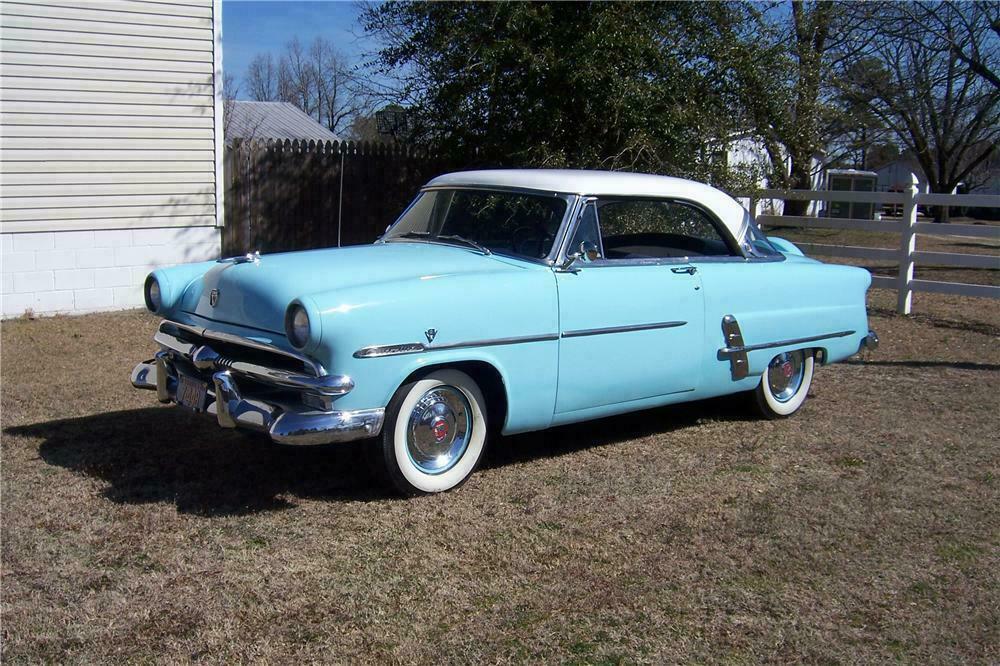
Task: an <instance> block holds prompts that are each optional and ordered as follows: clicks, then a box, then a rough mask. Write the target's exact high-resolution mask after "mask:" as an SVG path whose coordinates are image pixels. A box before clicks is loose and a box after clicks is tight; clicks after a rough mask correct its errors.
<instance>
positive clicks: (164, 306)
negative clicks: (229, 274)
mask: <svg viewBox="0 0 1000 666" xmlns="http://www.w3.org/2000/svg"><path fill="white" fill-rule="evenodd" d="M217 263H218V262H215V261H202V262H198V263H196V264H181V265H179V266H171V267H170V268H157V269H156V270H154V271H153V272H151V273H150V274H149V276H147V278H146V279H147V280H148V279H149V278H150V277H153V278H156V280H157V282H159V283H160V302H161V306H160V309H159V310H157V311H156V314H157V315H159V316H161V317H164V318H167V319H170V318H172V317H173V316H174V314H175V313H176V312H177V311H178V310H179V309H180V306H181V304H182V301H183V297H184V294H185V292H186V291H187V290H188V288H189V287H190V286H191V283H193V282H194V281H196V280H198V279H199V278H201V277H202V276H203V275H205V273H207V272H208V271H209V270H211V269H212V267H213V266H215V265H217Z"/></svg>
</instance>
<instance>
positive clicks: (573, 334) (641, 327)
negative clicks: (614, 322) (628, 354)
mask: <svg viewBox="0 0 1000 666" xmlns="http://www.w3.org/2000/svg"><path fill="white" fill-rule="evenodd" d="M686 324H687V322H686V321H661V322H656V323H653V324H634V325H632V326H609V327H607V328H582V329H579V330H576V331H563V333H562V337H564V338H580V337H583V336H586V335H608V334H611V333H632V332H634V331H652V330H656V329H659V328H677V327H678V326H684V325H686Z"/></svg>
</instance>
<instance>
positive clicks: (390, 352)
mask: <svg viewBox="0 0 1000 666" xmlns="http://www.w3.org/2000/svg"><path fill="white" fill-rule="evenodd" d="M558 339H559V336H558V335H557V334H555V333H546V334H544V335H522V336H517V337H512V338H490V339H487V340H473V341H470V342H451V343H448V344H442V345H425V344H423V343H422V342H407V343H402V344H395V345H369V346H367V347H362V348H361V349H359V350H358V351H356V352H354V358H379V357H381V356H399V355H402V354H420V353H423V352H433V351H448V350H452V349H466V348H468V347H496V346H499V345H522V344H526V343H529V342H551V341H552V340H558Z"/></svg>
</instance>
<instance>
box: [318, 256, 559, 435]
mask: <svg viewBox="0 0 1000 666" xmlns="http://www.w3.org/2000/svg"><path fill="white" fill-rule="evenodd" d="M299 300H300V301H301V302H302V303H303V304H304V305H305V306H306V309H307V312H309V314H310V316H315V317H317V323H316V324H315V325H314V332H316V333H317V334H318V339H317V340H316V341H315V342H314V343H312V345H313V346H312V347H311V350H310V352H309V353H310V356H313V357H315V358H316V359H317V360H319V361H320V362H322V363H323V364H324V366H326V367H327V369H329V370H330V372H336V373H337V374H348V375H350V376H351V377H352V378H353V379H354V383H355V388H354V390H353V391H352V392H351V393H349V394H348V395H346V396H344V397H342V398H340V399H338V401H337V405H338V409H369V408H372V407H385V406H386V405H387V404H388V403H389V400H390V399H391V398H392V395H393V393H395V391H396V389H397V388H398V387H399V386H400V385H401V384H402V383H403V382H404V381H406V378H407V377H409V376H410V375H412V374H413V373H414V372H418V371H420V370H422V369H424V368H427V367H431V366H441V365H448V364H455V363H459V362H467V361H478V362H483V363H488V364H489V365H491V366H492V367H493V368H494V369H496V371H497V372H498V373H499V374H500V376H501V378H502V379H503V382H504V386H505V387H506V389H507V394H508V395H507V397H508V407H507V423H506V424H505V426H504V432H521V431H524V430H533V429H539V428H544V427H547V426H548V425H549V423H551V418H552V413H553V408H554V404H555V392H556V380H557V370H558V367H557V364H558V339H557V336H558V331H559V322H558V303H557V295H556V287H555V278H554V277H553V275H552V271H551V270H550V269H549V268H548V267H546V266H535V265H530V266H527V265H526V266H525V267H524V268H516V269H513V270H512V269H510V267H507V268H506V269H504V270H500V271H484V272H481V273H475V274H468V273H463V274H444V275H429V276H426V277H424V278H420V279H408V280H400V281H392V282H386V283H379V284H373V285H362V286H357V287H352V288H348V289H340V290H333V291H329V292H324V293H320V294H311V295H308V296H304V297H302V298H301V299H299ZM539 338H542V339H539ZM504 340H515V342H513V343H507V344H498V341H504ZM517 340H530V341H523V342H516V341H517ZM375 345H411V349H413V351H412V352H411V353H405V354H393V355H387V356H378V357H371V358H359V357H357V356H355V354H356V352H358V351H359V350H361V349H362V348H365V347H371V346H375ZM418 345H419V346H420V347H418Z"/></svg>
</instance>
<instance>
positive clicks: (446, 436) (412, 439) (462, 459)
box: [379, 370, 487, 495]
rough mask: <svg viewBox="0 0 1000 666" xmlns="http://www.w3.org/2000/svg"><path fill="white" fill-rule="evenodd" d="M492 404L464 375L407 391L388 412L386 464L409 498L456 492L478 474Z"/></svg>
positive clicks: (435, 375) (440, 373) (449, 373)
mask: <svg viewBox="0 0 1000 666" xmlns="http://www.w3.org/2000/svg"><path fill="white" fill-rule="evenodd" d="M486 427H487V423H486V401H485V399H484V398H483V393H482V391H481V390H480V389H479V386H477V385H476V382H475V381H474V380H473V379H472V377H470V376H469V375H467V374H465V373H464V372H461V371H459V370H436V371H434V372H432V373H430V374H428V375H427V376H425V377H422V378H420V379H418V380H416V381H412V382H408V383H406V384H404V385H403V386H401V387H400V388H399V390H398V391H396V394H395V395H394V396H393V398H392V400H391V401H390V402H389V407H388V409H387V410H386V420H385V424H384V426H383V428H382V435H381V438H380V440H379V442H380V444H381V452H382V462H383V464H384V465H385V471H386V473H387V475H388V477H389V478H390V479H391V480H392V482H393V485H395V486H396V488H397V489H399V491H400V492H402V493H403V494H404V495H422V494H427V493H437V492H442V491H445V490H451V489H452V488H455V487H457V486H459V485H461V484H462V483H463V482H464V481H465V480H466V479H468V478H469V476H470V475H471V474H472V472H473V471H475V469H476V467H477V466H478V465H479V461H480V459H481V458H482V456H483V451H484V449H485V445H486V432H487V430H486Z"/></svg>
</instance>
